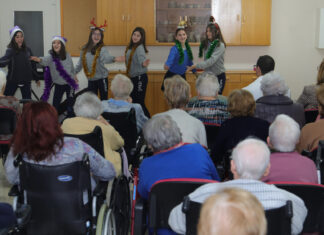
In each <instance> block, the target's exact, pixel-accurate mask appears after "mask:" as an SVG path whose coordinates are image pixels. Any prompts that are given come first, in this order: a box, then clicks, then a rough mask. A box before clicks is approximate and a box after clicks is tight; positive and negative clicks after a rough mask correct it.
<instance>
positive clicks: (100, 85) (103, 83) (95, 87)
mask: <svg viewBox="0 0 324 235" xmlns="http://www.w3.org/2000/svg"><path fill="white" fill-rule="evenodd" d="M88 90H89V91H92V92H93V93H95V94H96V95H98V92H99V94H100V99H101V100H107V99H108V79H107V78H101V79H99V80H94V81H92V80H91V79H90V80H88Z"/></svg>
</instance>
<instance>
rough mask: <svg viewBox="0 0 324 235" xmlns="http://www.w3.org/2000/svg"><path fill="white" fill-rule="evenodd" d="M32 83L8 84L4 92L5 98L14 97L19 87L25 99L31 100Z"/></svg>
mask: <svg viewBox="0 0 324 235" xmlns="http://www.w3.org/2000/svg"><path fill="white" fill-rule="evenodd" d="M30 86H31V82H22V83H17V82H7V83H6V88H5V91H4V95H5V96H14V95H15V93H16V91H17V89H18V87H19V88H20V92H21V96H22V98H23V99H31V88H30Z"/></svg>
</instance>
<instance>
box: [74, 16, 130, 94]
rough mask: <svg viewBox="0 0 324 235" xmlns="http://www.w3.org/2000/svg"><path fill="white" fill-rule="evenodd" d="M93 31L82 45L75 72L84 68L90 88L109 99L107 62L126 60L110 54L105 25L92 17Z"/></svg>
mask: <svg viewBox="0 0 324 235" xmlns="http://www.w3.org/2000/svg"><path fill="white" fill-rule="evenodd" d="M91 24H92V25H93V27H91V31H90V34H89V39H88V42H87V43H86V44H85V45H84V46H83V47H82V50H81V53H80V59H79V61H78V63H77V65H76V67H75V72H76V73H78V72H80V71H81V69H82V68H83V70H84V73H85V75H86V77H87V78H88V90H90V91H92V92H94V93H95V94H98V92H99V93H100V99H101V100H107V99H108V78H107V77H108V69H107V68H106V67H105V64H110V63H114V62H124V61H125V57H124V56H119V57H114V56H112V55H110V54H109V52H108V51H107V49H106V48H105V47H104V43H103V38H104V34H103V32H104V27H106V26H107V24H106V21H105V24H104V25H101V26H97V25H96V24H95V23H94V19H92V21H91Z"/></svg>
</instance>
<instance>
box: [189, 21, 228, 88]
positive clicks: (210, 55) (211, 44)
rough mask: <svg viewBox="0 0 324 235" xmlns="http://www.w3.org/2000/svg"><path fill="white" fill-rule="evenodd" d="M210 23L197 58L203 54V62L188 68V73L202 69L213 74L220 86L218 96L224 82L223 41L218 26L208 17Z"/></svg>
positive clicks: (224, 45)
mask: <svg viewBox="0 0 324 235" xmlns="http://www.w3.org/2000/svg"><path fill="white" fill-rule="evenodd" d="M209 20H210V23H209V24H208V25H207V28H206V39H205V40H203V41H202V42H201V44H200V47H199V57H202V56H203V54H204V61H203V62H200V63H197V64H196V65H192V66H190V67H188V71H190V70H193V69H195V68H197V69H204V70H205V71H210V72H212V73H214V74H215V75H216V76H217V78H218V82H219V85H220V89H219V94H222V93H223V90H224V87H225V81H226V75H225V67H224V54H225V47H226V44H225V41H224V38H223V35H222V32H221V29H220V27H219V25H218V24H217V23H216V22H215V19H214V17H213V16H211V17H210V19H209Z"/></svg>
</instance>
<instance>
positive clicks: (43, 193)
mask: <svg viewBox="0 0 324 235" xmlns="http://www.w3.org/2000/svg"><path fill="white" fill-rule="evenodd" d="M14 164H15V166H17V167H19V179H20V184H19V186H18V185H15V186H13V188H12V189H11V191H10V192H9V196H15V198H14V203H13V209H14V210H15V211H16V210H17V209H19V208H21V206H22V205H25V204H27V205H30V207H31V211H32V212H31V216H30V219H29V221H28V222H27V224H26V225H25V226H24V227H23V228H22V229H20V231H19V232H20V233H13V234H33V235H37V234H48V235H50V234H53V235H54V234H62V235H64V234H69V235H72V234H112V235H116V234H117V230H116V225H115V220H114V213H112V210H111V208H109V207H108V206H107V205H106V203H104V201H105V197H106V189H107V188H106V187H105V185H107V184H106V183H105V182H99V183H98V184H97V185H96V188H95V190H94V191H93V192H92V190H91V179H90V162H89V158H88V156H87V154H84V157H83V160H82V161H77V162H72V163H67V164H62V165H56V166H47V165H40V164H32V163H28V162H26V161H24V160H23V159H22V157H21V156H18V158H17V159H16V160H15V163H14ZM99 207H100V210H99V216H98V215H97V211H98V209H97V208H99Z"/></svg>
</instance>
